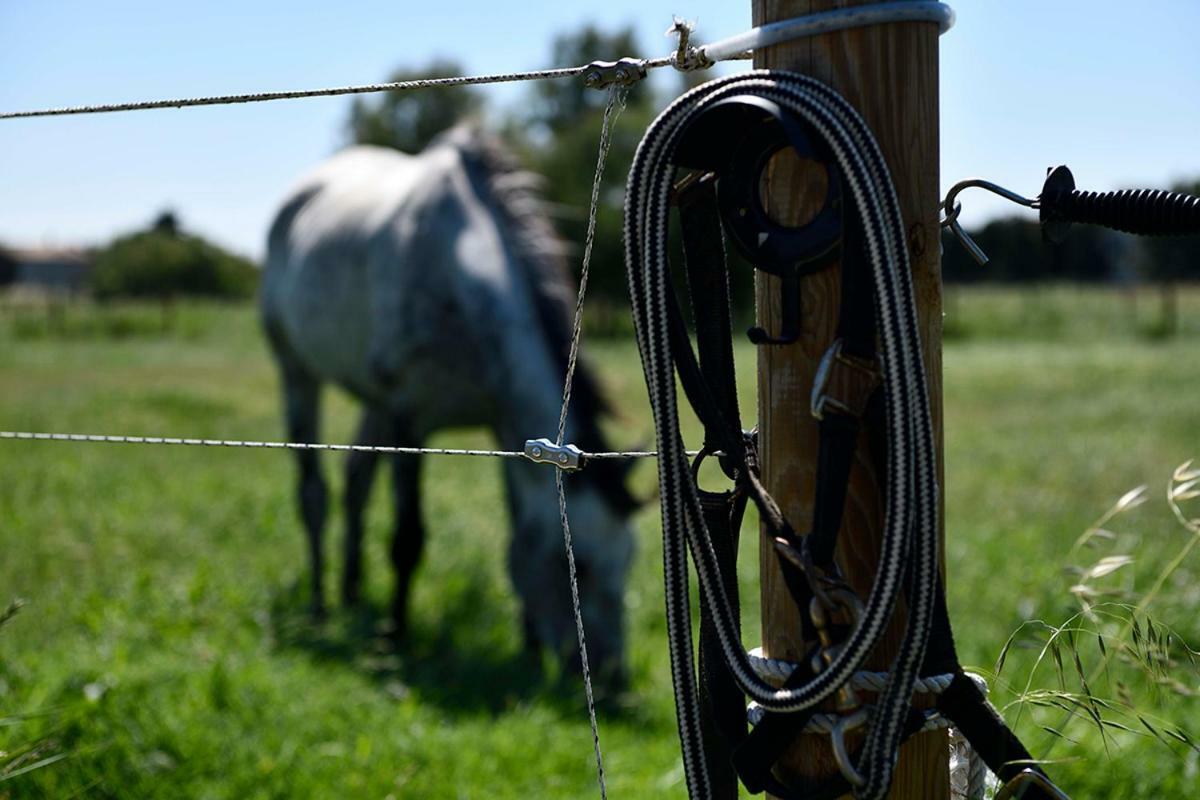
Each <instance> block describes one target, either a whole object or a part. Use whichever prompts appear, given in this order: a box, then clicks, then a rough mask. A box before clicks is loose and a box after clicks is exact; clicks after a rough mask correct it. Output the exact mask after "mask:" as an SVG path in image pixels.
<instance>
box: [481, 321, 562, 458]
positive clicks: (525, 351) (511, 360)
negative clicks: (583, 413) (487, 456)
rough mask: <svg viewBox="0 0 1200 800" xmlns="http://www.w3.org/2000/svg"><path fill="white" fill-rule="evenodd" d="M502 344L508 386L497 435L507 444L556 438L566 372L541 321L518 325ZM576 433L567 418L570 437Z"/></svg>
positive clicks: (500, 405)
mask: <svg viewBox="0 0 1200 800" xmlns="http://www.w3.org/2000/svg"><path fill="white" fill-rule="evenodd" d="M501 338H503V339H504V342H503V344H502V345H501V347H500V349H501V361H502V363H503V365H504V366H503V374H502V375H501V381H502V382H503V383H504V390H503V391H502V392H500V393H499V395H500V398H499V400H498V406H497V409H496V412H497V419H496V435H497V437H498V438H499V439H501V440H502V441H503V442H504V443H505V445H506V446H511V447H514V448H519V447H521V446H522V445H523V444H524V442H525V441H526V440H527V439H540V438H543V437H545V438H548V439H554V438H555V437H556V435H557V433H558V420H559V414H560V411H561V409H562V386H563V383H562V374H561V370H560V368H559V366H558V364H557V362H556V360H555V358H554V356H553V354H552V353H551V352H550V349H549V347H547V344H546V341H545V338H544V336H543V334H542V331H541V326H539V325H515V326H513V327H512V329H511V330H510V332H509V335H506V336H503V337H501ZM573 434H574V425H572V424H571V420H570V419H568V420H567V429H566V436H567V438H566V441H570V437H571V436H572V435H573Z"/></svg>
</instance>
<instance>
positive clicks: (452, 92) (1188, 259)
mask: <svg viewBox="0 0 1200 800" xmlns="http://www.w3.org/2000/svg"><path fill="white" fill-rule="evenodd" d="M644 52H646V51H645V50H644V48H642V47H641V45H640V44H639V42H637V41H636V38H635V37H634V35H633V31H632V29H630V28H625V29H620V30H616V31H612V32H606V31H603V30H600V29H598V28H594V27H589V28H586V29H584V30H582V31H579V32H576V33H571V34H565V35H562V36H559V37H558V38H556V39H555V40H554V42H553V45H552V48H551V55H550V59H549V63H551V64H555V65H576V64H586V63H588V62H591V61H594V60H597V59H604V60H611V59H614V58H619V57H621V56H624V55H640V54H643V53H644ZM458 74H464V69H463V67H462V65H461V64H459V63H457V62H454V61H435V62H433V63H431V64H429V65H428V66H427V67H425V68H421V69H399V70H397V71H396V72H394V73H393V74H392V75H391V76H389V78H388V80H391V81H401V80H411V79H415V78H428V77H434V76H440V75H458ZM674 77H675V80H674V83H673V85H671V86H669V87H666V90H665V91H664V90H662V89H659V91H657V92H656V91H655V87H654V85H652V84H651V82H650V81H643V82H641V83H639V84H637V85H635V86H634V87H632V88H631V89H630V91H629V96H628V101H627V105H626V109H625V112H624V113H623V114H622V115H621V116H620V118H619V119H618V121H617V123H616V125H615V127H614V129H613V141H612V150H611V151H610V153H609V157H608V165H607V168H606V173H605V190H604V191H603V193H602V195H601V204H600V209H599V213H598V217H597V225H596V229H597V234H596V242H595V248H594V252H593V264H592V272H591V275H592V277H591V285H592V289H591V293H592V297H593V298H594V299H595V300H597V301H599V302H598V303H596V304H595V305H594V306H589V314H593V313H596V314H599V315H600V316H604V315H605V314H606V313H607V314H620V309H622V308H624V306H625V304H626V289H625V277H624V267H623V265H622V261H623V249H622V247H623V246H622V242H621V234H622V214H623V201H624V195H623V192H624V176H625V175H626V174H627V173H628V170H629V166H630V163H631V162H632V160H633V153H634V150H635V149H636V148H637V144H638V141H639V140H640V139H641V136H642V133H643V131H644V130H645V129H646V127H647V125H648V124H649V122H650V121H651V120H652V119H653V117H654V115H655V114H656V113H657V112H658V111H659V110H660V109H661V108H663V107H664V106H665V105H666V104H667V103H668V102H669V101H670V100H671V99H673V98H674V97H675V96H676V95H677V94H679V93H680V92H682V91H683V90H684V89H686V88H688V87H689V86H690V85H695V84H696V83H698V82H700V81H703V80H705V79H706V77H705V75H704V74H703V73H691V74H688V75H676V76H674ZM523 91H524V94H523V96H522V101H521V102H519V103H517V104H515V107H513V108H510V109H508V110H506V111H504V112H503V113H502V114H501V115H500V119H499V120H497V121H494V122H495V124H493V127H494V128H497V129H499V131H500V132H501V134H502V136H503V137H504V138H505V140H506V141H507V142H508V143H509V145H510V146H511V147H512V148H513V149H514V150H515V151H516V152H517V153H518V154H519V155H521V157H522V158H523V159H524V161H525V163H526V164H527V165H528V166H529V168H530V169H532V170H533V171H535V172H537V173H538V174H540V175H542V176H543V177H544V178H545V179H546V182H545V188H544V192H545V196H546V200H547V201H549V205H548V207H549V209H550V210H551V213H552V214H553V215H554V217H555V222H556V224H557V227H558V230H559V232H560V233H561V234H562V236H563V237H564V238H565V239H566V240H567V241H568V242H570V243H571V244H572V245H574V246H575V248H576V249H577V250H578V249H581V248H582V242H583V239H584V232H585V230H586V225H587V220H586V215H587V208H588V201H589V198H590V195H591V182H592V174H593V170H594V168H595V163H596V147H597V143H598V139H599V131H600V118H601V115H602V113H603V109H604V104H605V102H606V99H607V98H606V94H605V92H602V91H596V90H594V89H588V88H586V87H585V86H584V85H583V82H582V81H580V80H571V79H565V80H551V81H538V82H535V83H532V84H530V85H528V87H527V88H525V89H524V90H523ZM485 96H486V95H485V93H483V92H481V91H480V90H478V89H476V88H472V87H449V88H439V89H432V90H421V91H414V92H392V93H388V94H385V95H381V96H379V97H377V98H372V99H359V100H356V101H355V103H354V105H353V107H352V110H351V115H350V120H349V124H348V132H349V139H350V140H351V141H354V142H359V143H368V144H376V145H383V146H390V147H396V148H399V149H401V150H404V151H406V152H416V151H418V150H420V149H422V148H423V147H424V146H425V145H426V144H428V143H429V141H430V140H431V139H433V138H434V137H435V136H436V135H437V134H438V133H440V132H441V131H442V130H444V129H446V128H448V127H450V126H451V125H453V124H454V123H456V122H459V121H462V120H471V119H474V120H476V121H479V120H481V119H482V117H483V115H484V113H485V112H486V110H487V109H486V106H485V102H484V98H485ZM1172 188H1174V189H1176V190H1179V191H1186V192H1189V193H1192V194H1196V193H1200V182H1193V183H1190V184H1180V185H1177V186H1175V187H1172ZM972 235H973V236H974V237H975V238H976V241H978V242H979V244H980V246H981V247H983V249H984V250H985V251H986V252H987V253H988V255H989V256H990V257H991V263H989V264H988V265H987V266H986V267H980V266H979V265H978V264H976V263H975V262H974V261H973V260H972V259H971V257H970V255H969V254H968V253H967V252H966V251H965V250H964V249H963V248H962V247H961V246H960V245H959V244H958V242H956V241H954V240H953V238H951V237H949V236H948V235H947V238H946V239H945V240H944V242H943V244H944V251H943V252H944V257H943V262H942V269H943V275H944V276H945V279H946V280H947V281H948V282H961V283H977V282H985V281H992V282H1033V281H1082V282H1117V283H1124V284H1133V283H1135V282H1143V281H1153V282H1157V283H1159V284H1160V285H1162V286H1164V287H1170V286H1173V285H1174V283H1176V282H1178V281H1182V280H1189V279H1190V280H1198V279H1200V238H1190V239H1149V240H1140V239H1137V238H1135V237H1130V236H1125V235H1123V234H1116V233H1112V232H1109V231H1105V230H1102V229H1099V228H1095V227H1090V226H1076V227H1075V228H1074V230H1073V231H1072V232H1071V235H1070V237H1069V238H1068V239H1067V241H1066V242H1065V243H1063V244H1062V245H1050V244H1045V243H1043V242H1042V239H1041V231H1040V228H1039V226H1038V223H1037V222H1036V221H1035V220H1030V219H1028V218H1019V217H1012V218H1006V219H1000V220H995V221H993V222H990V223H988V224H987V225H985V226H983V227H982V228H981V229H980V230H978V231H974V232H972ZM577 266H578V265H577V264H576V268H577ZM734 269H735V270H738V269H739V268H738V267H735V268H734ZM741 269H743V270H744V269H745V267H742V268H741ZM733 283H734V302H735V304H736V305H737V306H738V310H739V312H740V313H741V315H743V316H745V317H748V316H750V315H752V313H753V302H754V301H753V291H752V288H751V287H752V282H751V280H750V278H749V275H748V274H746V273H744V272H738V273H737V274H735V277H734V282H733ZM1167 294H1169V292H1167V291H1165V292H1164V297H1166V296H1167ZM1164 302H1166V301H1164ZM606 307H607V309H606ZM593 309H594V311H593ZM620 316H622V317H623V316H624V315H623V314H620ZM592 321H593V322H594V321H595V319H594V318H593V320H592Z"/></svg>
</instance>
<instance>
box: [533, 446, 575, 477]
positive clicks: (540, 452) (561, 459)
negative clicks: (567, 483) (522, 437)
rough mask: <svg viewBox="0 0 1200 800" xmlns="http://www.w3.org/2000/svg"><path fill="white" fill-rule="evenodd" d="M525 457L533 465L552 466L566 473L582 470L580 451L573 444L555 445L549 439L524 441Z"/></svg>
mask: <svg viewBox="0 0 1200 800" xmlns="http://www.w3.org/2000/svg"><path fill="white" fill-rule="evenodd" d="M525 457H526V458H528V459H529V460H530V461H532V462H534V463H535V464H553V465H554V466H556V467H558V468H559V469H562V470H566V471H568V472H574V471H575V470H577V469H582V468H583V451H582V450H580V449H579V448H578V447H576V446H575V445H573V444H555V443H554V442H552V441H550V440H549V439H529V440H528V441H526V442H525Z"/></svg>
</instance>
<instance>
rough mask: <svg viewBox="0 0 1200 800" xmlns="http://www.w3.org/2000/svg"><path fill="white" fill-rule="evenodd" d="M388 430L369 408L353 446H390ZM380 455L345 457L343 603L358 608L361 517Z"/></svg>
mask: <svg viewBox="0 0 1200 800" xmlns="http://www.w3.org/2000/svg"><path fill="white" fill-rule="evenodd" d="M390 442H391V439H390V431H389V426H388V424H387V418H386V415H384V414H381V413H379V412H376V411H373V410H370V409H368V410H367V411H365V412H364V413H363V416H362V420H361V421H360V422H359V426H358V436H357V437H356V438H355V443H356V444H359V445H368V446H377V445H382V444H389V443H390ZM378 465H379V454H378V453H372V452H367V451H362V450H354V451H351V452H350V454H349V456H348V457H347V458H346V493H345V496H344V500H343V507H344V510H345V513H346V540H345V563H344V565H343V572H342V603H343V604H344V605H347V606H354V605H357V604H358V602H359V600H360V599H361V595H362V579H363V532H364V525H363V517H364V513H365V510H366V506H367V501H368V500H369V499H370V497H371V485H372V483H373V482H374V479H375V468H376V467H377V466H378Z"/></svg>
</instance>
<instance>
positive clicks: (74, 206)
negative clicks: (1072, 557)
mask: <svg viewBox="0 0 1200 800" xmlns="http://www.w3.org/2000/svg"><path fill="white" fill-rule="evenodd" d="M953 5H954V6H955V8H956V11H957V13H958V24H957V25H956V27H955V28H954V29H953V30H952V31H950V33H949V34H948V35H947V36H945V37H944V38H943V39H942V73H941V80H942V83H941V86H942V106H941V108H942V130H941V134H942V165H941V166H942V184H943V187H947V186H949V185H950V184H951V183H952V182H953V181H954V180H957V179H959V178H963V177H968V176H973V175H980V176H985V177H989V178H991V179H993V180H996V181H998V182H1001V183H1003V184H1005V185H1008V186H1011V187H1012V188H1013V189H1014V190H1016V191H1021V192H1025V193H1028V194H1036V193H1037V192H1038V190H1039V189H1040V185H1041V176H1042V175H1043V174H1044V170H1045V168H1046V167H1047V166H1048V165H1051V164H1058V163H1064V162H1065V163H1068V164H1069V165H1070V166H1071V167H1072V169H1073V170H1074V171H1075V174H1076V176H1077V178H1078V179H1079V181H1080V184H1081V185H1084V186H1086V187H1087V188H1095V189H1109V188H1115V187H1123V186H1129V185H1140V184H1145V185H1147V186H1152V187H1157V186H1160V185H1165V184H1166V183H1168V182H1169V181H1171V180H1173V179H1176V178H1181V177H1189V176H1196V175H1200V147H1198V146H1197V144H1198V134H1200V2H1197V0H1144V2H1141V3H1128V2H1116V0H1004V1H1003V2H1001V0H988V1H987V2H984V0H959V2H957V3H954V4H953ZM749 9H750V2H749V0H724V2H715V1H714V0H703V1H702V0H672V1H671V2H669V3H668V2H663V0H607V2H604V3H587V4H584V3H579V2H576V3H566V2H559V3H542V2H532V1H526V2H507V3H504V2H495V0H493V1H492V2H480V0H457V1H456V2H441V3H437V2H435V3H413V2H398V1H397V0H389V1H388V2H377V1H376V0H340V2H336V3H334V2H328V0H325V1H324V2H309V1H307V0H287V2H283V0H267V1H264V2H256V1H255V0H238V2H230V1H229V0H207V2H203V3H199V2H196V3H169V2H162V0H159V1H158V2H136V1H135V0H106V2H94V0H91V1H85V0H74V1H73V2H67V1H66V0H39V1H38V2H21V1H20V0H0V75H2V76H3V79H2V80H0V109H4V110H17V109H24V108H32V107H38V106H49V105H68V104H77V103H92V102H103V101H115V100H128V99H142V98H159V97H176V96H187V95H193V94H207V93H225V92H237V91H243V90H260V89H279V88H302V87H310V86H328V85H340V84H349V83H363V82H371V81H375V80H380V79H382V78H383V77H384V76H385V75H386V74H387V73H388V72H389V70H391V69H392V68H393V67H395V66H398V65H402V64H408V65H419V64H421V63H422V62H425V61H427V60H428V59H430V58H432V57H433V56H436V55H444V56H453V57H455V58H457V59H459V60H460V61H461V62H462V63H463V64H464V66H465V67H466V69H467V70H469V71H472V72H484V71H500V70H517V69H527V68H535V67H542V66H549V64H548V61H549V57H550V56H549V49H550V41H551V39H552V37H553V36H554V34H556V33H558V32H562V31H568V30H572V29H575V28H577V27H579V26H580V25H582V24H584V23H586V22H596V23H599V24H602V25H605V26H618V25H624V24H632V25H633V26H634V27H635V29H636V30H637V32H638V34H639V37H640V40H641V44H642V48H643V50H644V53H643V54H645V55H659V54H664V53H666V52H667V51H668V50H669V47H670V41H668V40H667V39H665V38H663V35H662V34H663V31H664V30H665V29H666V27H667V26H668V25H669V23H670V21H671V16H672V14H680V15H683V16H687V17H689V18H694V19H698V20H699V23H700V29H701V35H702V37H703V38H705V39H709V40H711V39H716V38H721V37H723V36H727V35H730V34H733V33H736V32H739V31H741V30H743V29H745V28H747V27H748V26H749V23H750V10H749ZM617 55H624V54H617ZM483 91H485V92H487V93H489V95H490V96H491V98H492V99H493V101H494V102H495V104H497V105H500V106H504V105H506V104H512V103H516V102H520V98H521V97H522V92H524V91H526V89H525V88H523V87H508V86H502V87H491V88H485V89H484V90H483ZM349 103H350V100H349V99H348V98H330V99H314V100H296V101H281V102H276V103H266V104H260V105H243V106H234V107H226V108H196V109H185V110H165V111H149V112H137V113H131V114H119V115H104V116H97V117H67V118H57V119H54V118H51V119H34V120H14V121H3V122H0V241H2V242H6V243H11V244H16V245H37V244H43V243H46V244H90V243H96V242H99V241H103V240H104V239H106V238H107V237H109V236H112V235H113V234H115V233H118V232H123V231H128V230H131V229H134V228H137V227H139V226H142V225H144V224H145V223H146V222H147V221H148V220H149V219H150V218H151V217H152V216H153V215H154V214H155V212H156V211H158V210H159V209H162V208H165V207H172V208H174V209H176V210H177V211H178V212H179V213H180V214H181V216H182V219H183V221H184V224H185V225H187V226H189V227H190V228H192V229H195V230H198V231H200V232H202V233H204V234H206V235H208V236H211V237H213V238H215V239H217V240H218V241H221V242H223V243H225V244H227V245H229V246H232V247H234V248H235V249H238V250H240V251H242V252H244V253H247V254H250V255H258V254H260V253H261V251H262V240H263V237H264V232H265V229H266V225H267V223H268V220H269V218H270V215H271V213H272V211H273V209H274V206H275V203H276V202H277V201H278V199H279V197H280V196H281V194H282V193H283V191H284V190H285V189H286V188H287V186H288V185H289V184H290V183H291V181H292V180H293V179H294V178H295V177H296V176H297V175H298V174H300V173H301V172H302V171H304V170H305V169H307V168H308V167H309V166H310V165H312V164H314V163H316V162H317V161H319V160H320V159H321V158H323V157H324V156H326V155H328V154H329V153H330V152H332V151H333V150H335V149H336V148H337V147H338V146H339V145H341V144H342V143H343V142H344V128H343V125H344V120H345V118H346V116H347V110H348V107H349ZM966 200H967V203H968V210H967V212H966V215H965V219H966V220H967V222H968V223H969V224H970V223H974V222H978V221H980V220H982V219H985V218H987V217H988V216H990V215H994V214H996V213H999V212H1007V211H1008V208H1006V207H1005V206H1003V205H1001V204H1000V202H999V201H993V200H992V199H990V198H989V197H988V196H986V195H983V194H979V195H974V194H971V195H968V196H967V197H966Z"/></svg>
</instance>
